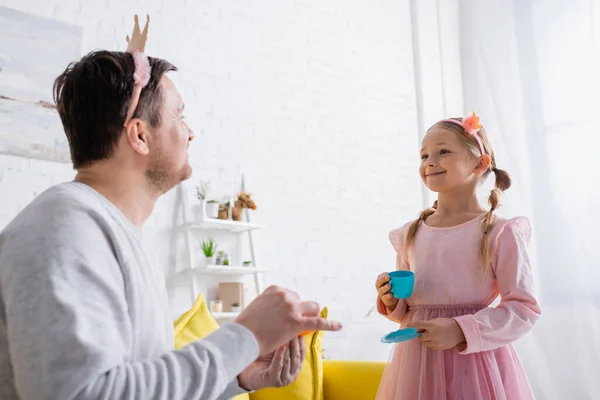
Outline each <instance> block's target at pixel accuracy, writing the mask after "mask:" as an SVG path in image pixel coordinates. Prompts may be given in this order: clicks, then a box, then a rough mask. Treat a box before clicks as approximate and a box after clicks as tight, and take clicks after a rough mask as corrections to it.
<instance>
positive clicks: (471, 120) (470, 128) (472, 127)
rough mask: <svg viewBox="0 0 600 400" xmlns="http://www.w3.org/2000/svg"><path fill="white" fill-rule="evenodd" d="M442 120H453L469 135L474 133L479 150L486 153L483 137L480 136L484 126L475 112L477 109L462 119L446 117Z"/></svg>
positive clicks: (483, 153)
mask: <svg viewBox="0 0 600 400" xmlns="http://www.w3.org/2000/svg"><path fill="white" fill-rule="evenodd" d="M441 122H451V123H453V124H456V125H458V126H461V127H462V128H463V129H464V130H465V132H466V133H467V134H468V135H473V137H474V138H475V139H476V140H477V143H478V144H479V150H480V151H481V155H485V149H484V148H483V142H482V141H481V137H480V136H479V133H478V132H479V130H480V129H481V128H483V126H482V125H481V123H480V122H479V117H478V116H477V114H475V111H472V113H471V115H469V116H468V117H465V118H463V120H462V121H459V120H457V119H453V118H448V119H444V120H442V121H441Z"/></svg>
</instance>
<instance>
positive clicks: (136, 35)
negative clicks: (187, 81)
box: [123, 15, 152, 126]
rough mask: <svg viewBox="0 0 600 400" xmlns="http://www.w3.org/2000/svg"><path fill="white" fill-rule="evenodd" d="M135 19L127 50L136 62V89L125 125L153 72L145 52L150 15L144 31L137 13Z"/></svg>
mask: <svg viewBox="0 0 600 400" xmlns="http://www.w3.org/2000/svg"><path fill="white" fill-rule="evenodd" d="M133 20H134V21H135V25H134V26H133V33H132V34H131V39H130V38H129V35H128V36H127V37H126V40H127V52H128V53H131V55H132V56H133V62H134V64H135V71H134V73H133V80H134V82H135V89H134V90H133V96H132V98H131V103H130V104H129V110H128V111H127V117H125V122H124V123H123V126H127V124H128V123H129V121H131V118H132V117H133V114H134V112H135V109H136V107H137V104H138V102H139V101H140V95H141V94H142V89H143V88H145V87H146V85H147V84H148V82H149V81H150V73H151V72H152V69H151V68H150V61H149V60H148V57H147V56H146V54H144V48H145V47H146V39H147V38H148V24H149V23H150V16H148V15H147V16H146V25H145V26H144V31H143V32H140V24H139V22H138V16H137V15H135V16H134V17H133Z"/></svg>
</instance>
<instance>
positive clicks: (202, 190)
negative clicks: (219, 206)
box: [196, 181, 210, 221]
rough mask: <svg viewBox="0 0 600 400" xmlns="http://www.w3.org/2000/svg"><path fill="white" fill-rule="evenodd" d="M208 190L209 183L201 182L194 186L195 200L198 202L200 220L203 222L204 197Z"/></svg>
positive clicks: (205, 214) (204, 215)
mask: <svg viewBox="0 0 600 400" xmlns="http://www.w3.org/2000/svg"><path fill="white" fill-rule="evenodd" d="M209 190H210V182H204V181H201V182H200V184H198V186H196V198H197V199H198V200H200V220H201V221H203V220H204V218H205V217H206V216H207V213H206V196H207V195H208V192H209Z"/></svg>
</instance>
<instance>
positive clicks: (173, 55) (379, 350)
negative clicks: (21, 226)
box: [0, 0, 443, 359]
mask: <svg viewBox="0 0 600 400" xmlns="http://www.w3.org/2000/svg"><path fill="white" fill-rule="evenodd" d="M0 4H1V5H4V6H8V7H11V8H14V9H17V10H22V11H27V12H31V13H33V14H36V15H40V16H43V17H48V18H54V19H57V20H60V21H64V22H69V23H74V24H77V25H80V26H82V27H84V28H85V29H84V43H83V51H84V52H87V51H89V50H91V49H94V48H108V49H124V48H125V40H124V38H125V35H126V34H129V33H130V31H131V26H132V25H131V22H132V15H133V14H134V13H138V14H140V15H144V14H146V13H149V14H150V15H151V18H152V20H151V27H150V35H149V36H150V38H149V42H148V45H147V47H146V49H147V52H148V53H149V54H151V55H155V56H159V57H162V58H166V59H168V60H169V61H171V62H173V63H174V64H176V65H177V66H178V67H179V68H180V72H179V73H178V76H177V78H178V82H179V87H180V90H181V92H182V94H183V97H184V99H185V101H186V110H187V115H188V120H189V122H190V124H191V126H192V128H193V129H194V130H195V131H196V133H197V138H196V140H195V142H194V143H193V145H192V149H191V160H192V163H193V164H194V166H195V167H196V170H195V173H194V176H193V178H192V181H190V182H189V188H190V191H193V190H194V185H195V184H196V183H197V182H198V181H199V180H206V179H210V180H211V181H212V184H213V187H214V194H215V195H218V196H222V195H225V194H231V193H232V192H233V191H234V190H236V189H237V188H238V186H239V183H240V182H239V178H240V176H241V174H242V173H243V174H245V175H246V179H247V183H248V186H249V189H250V190H251V191H252V193H254V198H255V200H256V202H257V204H258V210H257V211H256V212H255V213H254V214H253V221H256V222H261V223H265V224H266V225H267V226H268V228H267V229H266V230H265V231H263V232H261V233H259V234H257V236H256V240H257V244H258V254H257V256H258V259H259V261H260V264H261V266H262V267H264V268H267V269H269V273H268V274H267V275H266V279H267V281H268V283H277V284H280V285H284V286H287V287H290V288H292V289H294V290H297V291H298V292H299V293H300V294H301V295H302V296H303V297H305V298H310V299H316V300H318V301H319V302H321V303H322V304H323V305H327V306H329V308H330V316H331V317H332V318H335V319H339V320H342V321H343V322H344V323H345V329H344V330H343V331H342V332H340V333H337V334H330V335H327V336H326V339H325V347H326V351H327V355H328V356H329V357H331V358H356V359H385V358H386V357H387V354H388V351H389V347H387V346H384V345H382V344H380V343H379V338H380V337H381V336H382V335H383V334H385V333H387V332H388V331H389V330H390V329H392V328H393V325H391V324H389V323H387V322H386V321H384V320H383V318H381V317H379V316H377V315H374V314H371V315H370V316H368V317H367V313H368V312H369V310H370V309H371V307H372V306H373V304H374V299H375V291H374V287H373V286H374V279H375V277H376V275H377V274H378V273H379V272H381V271H385V270H390V269H393V268H394V254H393V250H392V248H391V246H390V245H389V243H388V239H387V234H388V231H389V230H391V229H392V228H394V227H396V226H398V225H400V224H401V223H403V222H404V221H406V220H407V219H409V218H412V217H413V216H414V215H416V213H417V211H418V210H419V209H420V207H421V205H422V202H423V201H422V195H423V192H422V190H421V187H420V183H419V180H418V177H417V172H416V169H417V166H418V164H417V163H418V148H417V146H418V141H419V139H418V137H419V135H418V129H417V126H418V125H417V106H416V95H415V93H416V87H415V73H414V72H415V71H414V70H413V61H414V60H413V49H412V44H413V40H412V34H411V33H412V32H411V31H412V27H411V13H410V4H409V1H408V0H404V1H397V0H377V1H358V0H352V1H349V0H335V1H334V0H330V1H327V2H322V1H309V0H295V1H288V2H280V1H274V0H271V1H266V0H265V1H253V0H245V1H234V0H229V1H222V0H221V1H217V0H203V1H194V2H192V1H182V0H174V1H173V0H171V1H169V2H167V1H166V0H152V1H145V2H144V6H143V7H142V6H140V5H139V2H137V1H135V2H134V1H125V2H123V1H116V0H107V1H104V2H96V1H91V0H85V1H84V0H69V1H65V0H60V1H59V0H46V1H41V0H38V1H34V0H25V1H23V0H0ZM167 4H168V5H167ZM418 11H419V12H425V13H427V12H430V10H429V11H428V10H423V9H421V10H418ZM427 32H428V30H427V29H423V30H422V32H421V35H420V40H424V39H427V38H429V39H431V40H433V41H434V42H435V41H436V40H438V39H439V36H438V35H437V33H436V34H435V35H436V36H435V37H429V36H428V35H434V34H433V33H431V34H428V33H427ZM428 51H429V53H430V54H431V57H432V58H431V60H434V59H435V56H436V53H435V52H432V51H431V49H430V50H428ZM438 54H439V53H438ZM438 62H439V61H438ZM430 93H431V92H430ZM434 97H435V96H434ZM439 117H440V118H441V117H443V115H439ZM436 118H437V117H436ZM72 176H73V173H72V171H71V169H70V167H69V166H65V165H60V164H52V163H49V162H42V161H37V160H29V159H21V158H15V157H9V156H4V155H0V196H1V199H0V202H1V203H0V205H1V207H0V227H3V226H4V225H6V223H8V221H9V220H10V219H11V218H12V217H13V216H14V215H15V214H16V213H17V212H18V210H19V209H21V208H22V207H23V206H24V205H25V204H26V203H27V202H28V201H30V200H31V199H32V198H33V197H34V196H35V195H36V194H37V193H39V192H40V190H42V189H43V188H45V187H48V186H50V185H52V184H54V183H57V182H60V181H64V180H66V179H70V178H71V177H72ZM175 206H176V193H175V192H171V193H169V194H168V195H166V196H165V197H164V198H163V199H161V200H160V202H159V204H158V206H157V209H156V214H155V215H154V216H153V217H152V219H151V220H150V221H149V223H148V227H147V228H148V229H147V240H148V241H149V243H150V244H151V245H152V246H153V247H154V248H155V249H156V251H157V253H158V255H159V257H160V258H161V260H162V261H163V262H164V264H165V270H166V271H167V272H168V274H169V275H170V274H171V271H172V269H173V268H182V267H181V266H179V265H177V266H175V265H174V263H175V261H177V260H179V261H181V260H183V257H184V254H182V252H181V248H182V242H181V241H177V240H175V239H176V236H174V235H175V234H174V231H173V230H172V229H171V228H172V226H173V224H174V222H173V221H174V215H175V214H176V209H175ZM178 218H179V217H178ZM176 220H177V218H176ZM170 282H171V281H170ZM170 289H171V294H172V296H173V308H174V314H177V313H178V312H181V311H182V310H183V309H184V308H185V307H187V306H189V296H188V294H186V293H185V291H184V290H183V289H177V288H174V287H173V286H171V287H170Z"/></svg>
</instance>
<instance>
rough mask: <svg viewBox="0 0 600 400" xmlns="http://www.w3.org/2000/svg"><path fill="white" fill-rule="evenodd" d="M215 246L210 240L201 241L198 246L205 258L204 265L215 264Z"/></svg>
mask: <svg viewBox="0 0 600 400" xmlns="http://www.w3.org/2000/svg"><path fill="white" fill-rule="evenodd" d="M217 247H218V246H217V244H216V243H215V241H214V240H213V239H212V238H209V239H208V240H203V241H202V243H201V244H200V248H201V249H202V252H203V253H204V257H205V258H206V265H212V264H214V263H215V252H216V251H217Z"/></svg>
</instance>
